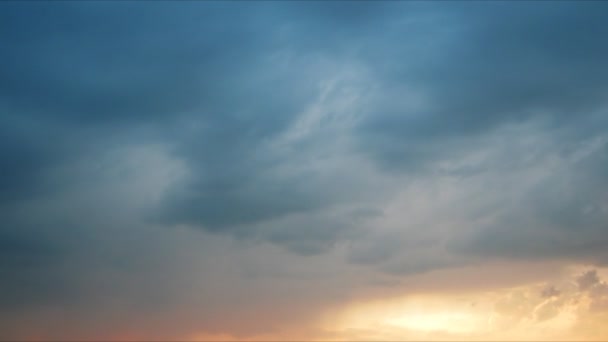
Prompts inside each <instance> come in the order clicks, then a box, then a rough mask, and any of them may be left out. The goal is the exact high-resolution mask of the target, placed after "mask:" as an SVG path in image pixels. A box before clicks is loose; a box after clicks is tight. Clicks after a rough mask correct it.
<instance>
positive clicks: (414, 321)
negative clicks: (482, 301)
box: [385, 311, 481, 333]
mask: <svg viewBox="0 0 608 342" xmlns="http://www.w3.org/2000/svg"><path fill="white" fill-rule="evenodd" d="M385 322H386V324H389V325H394V326H397V327H402V328H405V329H409V330H420V331H448V332H459V333H464V332H471V331H474V330H475V329H476V328H477V327H478V325H479V323H481V320H480V318H479V317H475V316H474V315H473V314H470V313H464V312H457V311H454V312H450V311H447V312H435V313H430V312H427V313H413V312H412V313H404V314H401V315H397V316H395V317H391V318H388V319H386V321H385Z"/></svg>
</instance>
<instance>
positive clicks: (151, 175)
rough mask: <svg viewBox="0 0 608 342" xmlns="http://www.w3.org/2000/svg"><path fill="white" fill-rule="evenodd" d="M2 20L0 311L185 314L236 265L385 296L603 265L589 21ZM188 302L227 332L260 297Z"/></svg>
mask: <svg viewBox="0 0 608 342" xmlns="http://www.w3.org/2000/svg"><path fill="white" fill-rule="evenodd" d="M0 6H1V7H2V11H0V40H2V41H3V42H4V48H3V51H2V57H3V58H2V63H1V64H0V189H2V190H1V191H0V220H1V221H0V223H1V224H0V255H1V256H2V258H1V259H2V261H0V272H1V273H2V278H3V279H9V280H7V281H6V282H3V284H1V285H0V289H2V292H3V293H5V295H0V304H1V306H2V310H0V311H3V312H8V311H9V309H10V310H13V309H16V308H23V310H26V309H25V308H27V310H30V309H31V310H42V309H40V308H41V307H44V306H45V305H48V306H51V307H57V306H61V305H62V304H65V303H71V304H70V305H71V306H70V305H68V306H70V307H71V308H72V309H73V310H74V313H73V314H74V315H75V316H78V314H77V312H81V311H82V310H86V308H87V307H88V306H91V305H97V304H98V303H100V302H103V301H104V300H103V298H104V296H110V295H117V296H118V297H119V298H121V299H125V298H128V297H129V296H131V295H133V302H130V301H127V302H129V303H130V304H132V305H134V306H135V307H139V306H142V307H145V306H146V304H145V303H148V302H149V303H151V304H150V305H158V307H162V306H163V305H173V303H183V301H187V299H185V298H186V297H187V298H188V299H189V298H190V297H189V296H190V295H189V294H188V295H184V296H180V295H179V293H180V292H181V291H182V290H183V289H184V287H187V285H185V284H186V283H188V281H189V280H192V278H191V274H192V273H194V271H193V270H196V272H201V273H205V272H210V275H209V278H214V277H216V279H221V281H220V280H217V282H218V284H220V283H221V282H222V281H225V282H237V281H238V280H239V279H241V278H240V277H241V276H242V277H245V276H243V275H242V274H240V273H239V272H236V271H234V272H235V273H238V274H240V275H238V276H237V275H234V274H232V273H230V272H231V271H225V270H223V269H221V268H220V269H219V270H218V269H216V268H214V266H212V265H211V262H210V261H209V262H208V264H207V263H206V264H205V265H206V266H205V267H202V266H199V265H198V263H197V262H199V261H200V260H202V259H205V260H215V259H216V258H218V257H219V256H222V257H226V258H229V259H230V255H242V254H241V249H242V248H245V247H244V246H256V247H251V248H253V249H255V248H261V249H262V250H264V251H258V252H255V253H253V252H252V254H255V256H251V255H249V257H251V258H255V257H259V255H267V254H265V253H270V252H267V251H266V250H265V248H267V247H268V246H269V245H271V246H278V247H279V249H280V250H284V251H283V252H281V253H283V254H280V258H282V259H285V261H284V263H280V265H275V266H276V268H277V269H283V268H285V269H289V267H290V266H291V264H292V263H293V264H298V265H299V264H300V263H302V264H306V263H307V261H306V260H315V261H314V262H313V261H310V265H311V266H310V267H311V268H315V267H320V268H322V267H323V265H325V264H327V265H329V266H327V267H330V266H331V267H330V268H331V269H330V270H328V271H327V272H326V273H323V274H322V275H318V274H315V275H311V277H312V278H314V277H320V278H323V277H329V275H331V274H343V273H345V272H346V273H348V272H349V270H353V269H354V270H358V271H360V272H370V274H373V277H380V278H382V279H384V278H383V277H388V278H390V279H393V280H394V282H395V283H399V281H398V280H400V279H405V278H408V277H411V276H413V275H416V274H418V273H425V272H432V271H434V270H442V269H450V268H457V267H465V266H471V265H481V264H484V263H486V262H493V261H496V260H505V259H506V260H518V261H527V262H532V261H538V260H540V261H547V262H549V261H560V262H564V263H571V262H576V263H578V262H581V263H592V264H596V265H602V264H605V263H606V261H607V260H608V255H607V254H606V252H605V251H606V248H605V247H606V243H607V241H606V238H605V235H606V234H605V233H606V224H605V222H607V219H608V217H606V216H607V214H608V209H607V208H608V206H607V203H608V202H607V200H608V199H607V198H606V194H605V191H603V189H605V188H606V185H608V184H607V178H606V175H608V162H607V161H608V158H607V152H608V136H607V135H606V128H607V127H608V122H607V120H606V117H607V116H606V113H605V112H606V109H607V108H608V107H607V103H606V100H605V93H606V90H607V88H608V83H607V81H606V80H607V79H608V78H607V77H606V76H608V75H606V71H605V70H606V68H605V67H604V61H605V60H606V59H607V57H608V48H606V46H605V44H603V40H604V39H603V38H604V37H605V36H606V34H607V32H606V27H605V25H604V24H603V19H604V17H605V14H606V12H607V11H608V7H607V6H606V5H605V4H603V3H560V4H555V5H554V4H552V5H550V6H549V5H548V4H544V3H534V4H504V3H489V4H475V5H473V4H464V3H463V4H441V3H428V4H418V3H392V2H389V3H371V2H370V3H338V2H336V3H333V2H332V3H316V2H314V3H280V4H278V3H276V4H275V3H273V4H270V3H268V4H266V3H264V4H249V3H238V4H236V3H181V4H179V5H175V4H172V5H168V4H165V3H153V4H145V5H143V4H139V3H120V4H118V3H16V2H8V3H3V4H2V5H0ZM182 234H183V235H182ZM189 234H193V235H189ZM177 236H179V237H177ZM184 236H188V238H184ZM193 236H199V237H198V238H195V237H193ZM224 238H229V239H228V240H222V239H224ZM231 239H234V240H231ZM188 240H192V241H188ZM193 241H196V243H195V242H193ZM210 241H213V242H210ZM217 241H223V242H217ZM226 241H233V243H234V245H231V243H229V242H226ZM215 242H217V243H219V244H222V246H223V247H225V248H227V249H229V251H228V252H221V251H219V250H217V249H214V248H212V247H211V246H212V245H213V243H215ZM197 244H200V246H204V247H199V245H197ZM260 246H262V247H260ZM182 248H183V249H185V251H183V252H181V253H183V254H179V253H178V254H179V255H177V256H171V255H172V254H171V253H172V251H174V250H180V249H182ZM268 248H275V247H268ZM204 249H208V250H211V251H210V252H206V251H204ZM198 253H201V254H200V255H199V254H198ZM256 253H260V254H259V255H258V254H256ZM271 254H272V253H270V254H269V255H271ZM233 258H235V259H230V260H232V261H230V262H229V264H230V265H233V266H231V267H236V268H238V267H237V266H234V265H238V264H240V263H241V262H243V261H242V260H243V259H246V258H243V259H238V258H237V257H236V256H233ZM237 259H238V260H237ZM200 262H202V261H200ZM182 263H183V264H184V265H187V266H184V267H180V266H179V265H180V264H182ZM302 267H304V266H302ZM260 268H261V269H264V270H266V268H264V267H262V266H260ZM304 268H306V267H304ZM209 269H213V271H208V270H209ZM362 270H365V271H362ZM165 272H166V273H167V274H170V275H171V276H173V277H175V278H179V279H183V280H181V281H177V282H176V283H173V282H171V281H168V280H167V279H164V280H163V279H159V278H161V274H163V273H165ZM249 272H250V273H247V272H245V273H247V274H249V275H250V276H251V272H253V273H254V274H255V273H256V272H255V270H253V271H252V270H249ZM353 272H354V271H353ZM262 273H264V272H262ZM269 273H272V272H269ZM278 273H279V274H284V272H283V271H281V272H278ZM287 273H289V272H287ZM354 273H356V272H354ZM95 274H101V275H100V276H96V275H95ZM264 274H266V273H264ZM365 274H366V275H369V274H367V273H365ZM98 277H99V278H102V280H103V279H105V281H107V282H106V283H104V284H106V285H105V286H107V288H104V286H98V285H94V283H95V281H97V280H99V278H98ZM104 277H107V278H104ZM370 277H372V276H371V275H370ZM589 277H590V276H589ZM195 278H196V277H195ZM245 278H247V277H245ZM260 278H264V277H263V276H259V275H258V276H252V277H250V278H247V279H260ZM108 279H110V280H108ZM395 279H396V280H395ZM147 280H152V281H154V282H155V285H153V286H151V287H149V288H148V289H149V292H145V291H144V292H145V293H142V294H139V295H138V291H137V288H138V287H140V285H142V284H143V283H144V282H146V281H147ZM351 280H353V281H354V280H357V281H360V282H361V285H360V286H362V287H364V285H362V284H363V283H365V282H366V281H369V280H365V281H364V280H361V278H358V277H356V276H353V278H350V276H344V278H340V280H339V281H338V282H337V283H331V282H330V283H326V282H324V281H322V280H319V279H315V280H311V282H312V283H314V286H316V288H317V289H318V291H316V290H315V291H313V292H314V293H313V294H311V295H310V296H308V297H306V299H307V300H310V302H311V303H314V305H313V304H311V305H310V307H309V306H307V305H305V304H302V311H301V312H306V313H307V314H310V313H311V312H313V311H315V310H320V309H319V308H321V307H323V305H324V304H323V301H327V302H331V299H329V298H328V297H327V296H324V295H322V294H321V293H322V292H323V290H324V289H325V290H326V287H331V291H330V290H328V291H327V292H328V293H329V294H335V293H339V292H340V291H338V290H337V289H338V288H339V287H340V286H343V285H344V284H345V283H347V282H348V281H351ZM251 281H252V280H251ZM598 281H599V280H598ZM210 282H211V283H213V282H214V281H210ZM379 282H383V280H381V281H379ZM387 283H391V284H392V283H393V281H392V280H391V281H388V282H387ZM197 284H198V285H197V286H199V287H196V286H194V287H196V288H195V289H190V290H191V291H192V292H197V291H199V290H200V291H202V292H204V291H207V290H208V289H209V286H211V287H213V286H216V287H217V289H215V288H214V289H213V290H208V291H210V292H209V293H213V295H217V297H218V298H222V300H226V301H227V302H230V304H224V303H222V302H221V301H220V300H217V301H215V302H214V301H213V300H211V299H209V298H212V297H213V295H209V297H205V300H203V303H202V304H201V305H203V304H204V305H217V306H218V307H224V306H223V305H226V306H225V307H226V311H225V312H223V315H225V316H222V317H228V316H229V314H232V313H235V312H238V308H237V307H238V305H236V304H233V303H232V302H231V301H229V300H228V299H227V298H229V297H230V295H229V294H233V293H236V292H238V291H246V290H245V289H246V288H248V286H249V285H251V283H247V282H246V284H245V285H243V288H236V287H235V288H234V289H232V290H225V292H223V291H224V290H223V289H222V286H221V284H220V285H213V286H212V285H208V284H206V283H204V282H201V283H197ZM285 284H287V283H281V285H278V286H279V287H281V286H285V287H284V288H287V287H288V286H287V285H285ZM365 284H367V283H365ZM601 284H603V283H597V282H596V283H594V284H589V287H588V289H592V291H595V292H594V293H597V298H598V299H597V300H596V302H597V303H598V304H597V306H598V307H599V306H601V305H603V304H601V303H603V302H602V300H603V299H602V298H604V297H603V296H604V295H603V293H604V292H602V291H604V290H603V285H601ZM260 286H261V287H263V286H262V285H260ZM264 286H268V288H269V289H275V288H274V287H273V286H271V285H268V284H267V283H265V285H264ZM303 286H304V285H303ZM332 286H334V287H332ZM282 288H283V287H282ZM551 289H552V290H551ZM586 289H587V288H586ZM259 291H260V292H259V293H265V292H264V291H268V292H273V291H272V290H259ZM560 291H562V290H561V289H558V288H547V290H546V292H545V294H544V296H545V297H546V298H545V299H546V300H549V299H550V298H558V299H559V298H561V297H562V296H561V295H559V296H558V295H557V293H559V292H560ZM585 291H586V290H585ZM589 291H591V290H589ZM186 292H187V291H186ZM192 292H188V293H192ZM302 292H305V291H304V290H302ZM118 294H120V295H118ZM266 295H267V294H265V295H262V294H260V296H261V297H264V296H266ZM192 296H194V295H192ZM268 296H269V297H270V295H268ZM315 296H319V298H322V299H323V300H321V299H319V300H313V297H315ZM151 297H153V298H157V299H158V301H156V300H149V298H151ZM279 297H280V298H279V299H277V302H272V301H270V302H268V303H283V304H284V302H282V300H283V299H284V298H287V297H289V296H287V295H285V296H283V295H281V296H279ZM87 298H89V299H87ZM264 298H266V297H264ZM125 300H126V299H125ZM206 300H209V301H210V302H205V301H206ZM209 303H211V304H209ZM268 303H266V304H264V303H263V300H262V299H260V300H259V301H256V300H252V304H251V308H253V307H255V306H256V305H262V306H263V305H270V304H268ZM199 304H200V303H199ZM554 304H555V303H554V302H550V303H549V302H547V304H546V305H543V306H542V308H539V309H538V315H539V317H540V316H542V317H545V318H547V319H549V318H548V317H553V316H552V315H553V313H554V311H552V310H553V305H554ZM66 305H67V304H66ZM113 305H116V306H113ZM174 305H175V306H176V307H179V306H180V305H182V304H179V305H178V304H174ZM233 305H234V306H233ZM313 306H314V308H313ZM32 308H34V309H32ZM117 308H120V304H112V305H110V304H109V305H108V307H107V308H106V310H107V312H108V313H107V315H108V316H110V315H111V312H114V311H115V310H118V309H117ZM175 310H176V312H178V311H180V310H179V308H176V309H175ZM188 310H192V312H194V313H196V308H189V309H187V310H186V309H184V311H188ZM218 310H220V309H218ZM142 311H144V310H143V309H142ZM220 311H221V310H220ZM245 311H246V310H245ZM254 311H255V310H254V309H251V312H254ZM296 311H297V310H296ZM134 312H137V309H134ZM247 312H249V311H247ZM194 313H191V314H193V315H194ZM176 315H177V313H176ZM184 315H186V314H184ZM205 315H207V316H205V317H211V316H213V315H212V314H211V313H209V312H206V313H205ZM243 315H244V316H242V317H245V318H249V317H250V316H247V315H248V314H243ZM298 315H299V313H298V314H295V313H294V315H293V317H299V316H298ZM302 315H304V314H302ZM285 316H286V317H287V316H289V315H288V314H285ZM290 317H291V316H290ZM245 318H243V320H245ZM159 319H160V318H159ZM265 319H266V320H265V321H264V322H266V323H268V322H271V321H272V319H276V316H273V315H271V314H268V317H266V318H265ZM197 323H198V322H195V320H192V321H188V322H187V323H185V325H184V326H182V327H181V328H180V329H178V328H176V329H177V330H188V329H189V328H191V326H195V325H196V324H197ZM189 325H191V326H189ZM211 325H212V324H211V323H210V325H209V327H208V328H211ZM217 325H219V326H222V329H224V330H226V331H228V330H231V329H235V330H239V329H236V328H235V325H234V323H232V324H230V323H226V322H223V321H222V322H220V320H218V321H217ZM83 329H84V330H83V334H85V333H84V332H86V331H87V328H86V327H85V328H83ZM96 329H97V327H94V328H91V330H88V331H93V330H95V331H100V330H103V329H101V328H99V330H96ZM167 329H168V328H167ZM260 329H262V330H264V329H265V327H261V328H260ZM220 330H221V329H220ZM249 330H251V331H253V330H255V327H254V326H253V325H248V326H247V327H244V328H243V329H242V331H239V332H240V333H243V334H246V332H247V331H249ZM226 331H219V332H217V333H218V334H221V333H226ZM180 333H181V332H180ZM169 335H170V334H169Z"/></svg>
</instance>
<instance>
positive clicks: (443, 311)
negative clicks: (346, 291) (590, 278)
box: [327, 270, 608, 341]
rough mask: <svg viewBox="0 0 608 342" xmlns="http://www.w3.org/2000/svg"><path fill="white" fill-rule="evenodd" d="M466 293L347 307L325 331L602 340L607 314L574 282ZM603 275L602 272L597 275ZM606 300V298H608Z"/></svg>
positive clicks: (344, 335) (369, 336) (394, 336)
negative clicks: (549, 291)
mask: <svg viewBox="0 0 608 342" xmlns="http://www.w3.org/2000/svg"><path fill="white" fill-rule="evenodd" d="M581 272H582V271H581V270H578V271H577V272H575V273H574V274H573V275H569V276H566V277H565V278H563V279H561V280H560V279H554V280H553V281H552V284H554V285H555V286H556V287H557V288H559V295H555V296H551V297H546V296H543V295H541V293H542V290H543V289H544V288H546V286H547V283H546V282H539V283H533V284H528V285H523V286H519V287H514V288H503V289H496V290H492V291H485V292H476V293H465V294H461V295H457V294H446V293H443V294H441V293H435V294H427V295H410V296H407V297H397V298H390V299H383V300H373V301H365V302H358V303H354V304H351V305H348V306H347V307H346V308H344V310H343V311H342V312H341V313H340V314H338V315H336V316H335V319H334V320H333V321H332V322H328V323H330V325H328V326H327V330H329V331H332V332H333V336H339V338H338V339H345V340H451V341H455V340H479V341H481V340H511V341H514V340H546V341H548V340H598V339H599V340H606V338H607V337H608V331H607V329H606V328H605V327H604V325H603V324H602V322H604V323H605V322H606V319H607V318H608V310H607V311H603V312H593V311H590V307H591V306H590V302H591V299H590V297H589V296H590V293H589V292H585V291H581V290H580V289H578V287H577V285H576V281H575V279H576V276H577V275H578V274H580V273H581ZM598 274H602V275H603V273H602V272H598ZM607 298H608V297H607Z"/></svg>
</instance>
